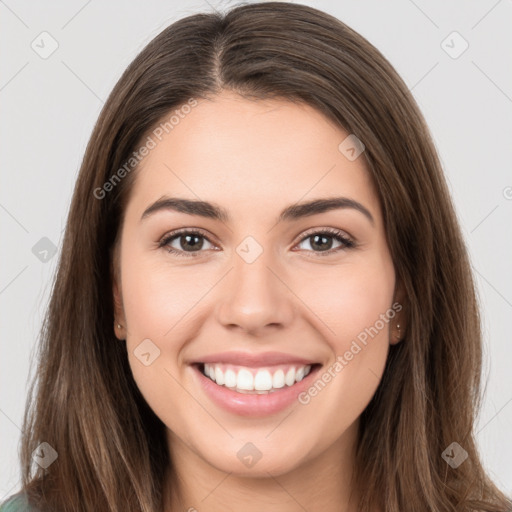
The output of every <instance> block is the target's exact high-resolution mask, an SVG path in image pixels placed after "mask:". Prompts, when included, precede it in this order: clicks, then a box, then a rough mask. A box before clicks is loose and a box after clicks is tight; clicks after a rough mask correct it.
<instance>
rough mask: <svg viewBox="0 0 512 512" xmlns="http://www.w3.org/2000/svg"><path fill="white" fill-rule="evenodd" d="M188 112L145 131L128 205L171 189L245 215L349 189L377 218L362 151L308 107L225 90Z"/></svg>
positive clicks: (147, 200)
mask: <svg viewBox="0 0 512 512" xmlns="http://www.w3.org/2000/svg"><path fill="white" fill-rule="evenodd" d="M187 112H188V113H186V114H182V115H181V116H179V117H178V116H175V117H174V123H173V124H172V125H170V124H168V125H167V129H162V128H161V129H160V130H159V131H158V132H156V133H157V134H158V136H156V135H155V131H153V132H152V133H151V134H150V137H151V138H152V139H153V141H154V143H155V144H154V147H153V148H152V149H151V150H150V151H149V154H148V155H147V156H146V157H145V158H144V159H143V160H142V162H141V164H140V165H139V168H138V169H137V171H136V172H137V174H138V175H137V180H136V181H135V184H134V189H133V190H132V194H131V201H130V204H129V205H128V207H129V208H130V209H132V210H136V211H137V212H139V214H140V213H141V212H142V211H143V210H144V208H145V207H147V205H148V203H150V202H153V201H155V200H156V199H158V198H159V197H160V196H162V195H164V194H169V195H174V196H182V197H187V198H191V199H201V200H211V201H214V202H215V203H217V204H221V205H223V206H224V207H225V208H226V209H227V210H229V211H233V215H234V216H235V217H236V218H238V219H244V218H245V217H249V216H254V214H255V213H258V214H259V215H260V216H261V215H262V214H263V213H264V212H269V213H272V215H274V214H275V213H276V212H277V211H278V210H279V211H280V209H281V207H282V206H283V205H288V204H290V203H294V202H298V201H300V200H308V199H316V198H319V197H331V196H347V197H351V198H353V199H355V200H357V201H360V202H362V203H366V206H367V207H368V209H369V210H370V211H371V212H372V214H373V215H374V217H376V218H378V216H379V211H378V210H379V208H378V199H377V196H376V193H375V190H374V187H373V184H372V181H371V179H370V176H369V173H368V171H367V168H366V164H365V160H364V155H363V154H361V155H360V156H359V157H358V158H356V159H355V160H350V159H349V158H347V155H346V153H345V152H344V151H343V148H344V147H345V146H344V145H343V144H344V141H345V140H346V139H347V137H348V136H349V135H350V134H349V133H348V132H346V131H345V130H344V129H342V128H340V127H339V126H337V125H336V124H335V123H334V122H333V121H331V120H329V119H328V118H327V117H326V116H324V115H323V114H322V113H321V112H319V111H318V110H316V109H314V108H312V107H311V106H309V105H306V104H302V103H301V104H297V103H293V102H291V101H287V100H284V99H272V100H248V99H245V98H242V97H241V96H238V95H236V94H234V93H228V92H223V93H221V94H220V95H217V96H215V97H213V98H212V99H209V100H207V99H199V100H198V103H197V105H196V106H195V107H192V108H190V110H188V109H187ZM170 114H172V113H170ZM169 118H170V115H169V116H166V117H165V118H164V119H163V122H164V123H165V121H166V120H168V119H169ZM176 121H177V122H176ZM160 126H161V127H162V126H164V125H160ZM340 144H342V149H341V150H340ZM255 208H257V211H255Z"/></svg>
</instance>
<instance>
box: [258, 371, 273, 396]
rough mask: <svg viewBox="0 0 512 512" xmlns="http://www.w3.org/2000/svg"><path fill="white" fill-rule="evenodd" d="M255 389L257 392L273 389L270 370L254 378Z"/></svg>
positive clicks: (261, 372) (259, 373)
mask: <svg viewBox="0 0 512 512" xmlns="http://www.w3.org/2000/svg"><path fill="white" fill-rule="evenodd" d="M254 389H255V390H256V391H268V390H269V389H272V375H270V372H269V371H268V370H262V371H260V372H258V373H257V374H256V377H254Z"/></svg>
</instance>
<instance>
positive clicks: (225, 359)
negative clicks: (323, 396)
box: [193, 351, 318, 368]
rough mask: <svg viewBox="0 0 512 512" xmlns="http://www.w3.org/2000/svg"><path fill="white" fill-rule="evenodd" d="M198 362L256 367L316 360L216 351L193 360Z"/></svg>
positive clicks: (275, 354)
mask: <svg viewBox="0 0 512 512" xmlns="http://www.w3.org/2000/svg"><path fill="white" fill-rule="evenodd" d="M194 363H195V364H198V363H226V364H235V365H239V366H247V367H252V368H257V367H260V366H272V365H278V364H300V365H305V366H306V365H308V364H311V365H312V364H317V363H318V361H312V360H310V359H304V358H302V357H297V356H295V355H292V354H285V353H284V352H263V353H261V354H254V353H250V352H233V351H230V352H218V353H216V354H210V355H208V356H204V357H202V358H201V359H198V360H196V361H194V362H193V364H194Z"/></svg>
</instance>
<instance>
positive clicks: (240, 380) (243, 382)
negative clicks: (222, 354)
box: [215, 366, 254, 391]
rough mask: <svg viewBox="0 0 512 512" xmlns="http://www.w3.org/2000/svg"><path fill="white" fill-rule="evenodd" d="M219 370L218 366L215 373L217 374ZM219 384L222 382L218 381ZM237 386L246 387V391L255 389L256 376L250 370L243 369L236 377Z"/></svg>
mask: <svg viewBox="0 0 512 512" xmlns="http://www.w3.org/2000/svg"><path fill="white" fill-rule="evenodd" d="M217 370H219V367H218V366H217V368H216V369H215V374H217ZM219 371H220V370H219ZM216 382H217V381H216ZM217 384H222V383H221V382H217ZM236 387H237V388H238V389H245V390H246V391H251V390H254V377H253V376H252V373H251V372H250V371H249V370H244V369H242V370H240V371H239V372H238V376H237V378H236Z"/></svg>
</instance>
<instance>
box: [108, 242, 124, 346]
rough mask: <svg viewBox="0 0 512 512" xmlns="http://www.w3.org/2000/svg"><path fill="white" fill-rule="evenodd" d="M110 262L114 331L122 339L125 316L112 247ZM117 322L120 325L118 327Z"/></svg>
mask: <svg viewBox="0 0 512 512" xmlns="http://www.w3.org/2000/svg"><path fill="white" fill-rule="evenodd" d="M110 263H111V264H110V275H111V277H112V299H113V306H114V308H113V309H114V332H115V335H116V337H117V338H118V339H119V340H124V339H126V318H125V315H124V307H123V294H122V288H121V275H120V274H121V272H120V267H119V259H118V252H117V249H114V251H113V253H112V258H111V260H110ZM118 324H119V325H120V326H121V327H118Z"/></svg>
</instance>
